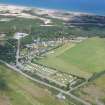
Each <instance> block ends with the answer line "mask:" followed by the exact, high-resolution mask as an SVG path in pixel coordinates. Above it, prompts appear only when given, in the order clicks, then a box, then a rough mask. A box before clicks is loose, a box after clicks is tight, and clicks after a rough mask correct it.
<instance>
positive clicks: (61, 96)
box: [57, 93, 66, 100]
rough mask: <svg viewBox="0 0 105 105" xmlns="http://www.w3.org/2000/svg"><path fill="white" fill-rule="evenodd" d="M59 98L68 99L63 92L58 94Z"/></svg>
mask: <svg viewBox="0 0 105 105" xmlns="http://www.w3.org/2000/svg"><path fill="white" fill-rule="evenodd" d="M57 98H58V99H60V100H65V99H66V97H65V96H64V95H63V94H62V93H59V94H58V95H57Z"/></svg>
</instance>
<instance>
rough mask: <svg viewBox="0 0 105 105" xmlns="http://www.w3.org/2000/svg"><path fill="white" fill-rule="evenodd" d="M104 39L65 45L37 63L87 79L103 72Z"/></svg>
mask: <svg viewBox="0 0 105 105" xmlns="http://www.w3.org/2000/svg"><path fill="white" fill-rule="evenodd" d="M104 45H105V39H104V38H98V37H94V38H89V39H87V40H85V41H83V42H81V43H79V44H76V45H73V44H67V45H64V46H62V47H60V48H58V49H56V50H55V51H54V53H53V54H52V53H51V54H50V53H49V54H47V56H46V57H44V58H42V59H39V60H38V61H37V62H38V63H40V64H43V65H46V66H49V67H52V68H55V69H57V70H60V71H63V72H67V73H72V74H75V75H78V76H80V77H85V78H88V77H90V76H91V75H92V74H93V73H96V72H100V71H103V70H105V60H104V59H105V47H104ZM72 46H74V47H72Z"/></svg>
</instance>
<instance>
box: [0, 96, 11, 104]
mask: <svg viewBox="0 0 105 105" xmlns="http://www.w3.org/2000/svg"><path fill="white" fill-rule="evenodd" d="M0 105H12V104H10V101H9V99H8V97H6V96H5V95H3V96H1V95H0Z"/></svg>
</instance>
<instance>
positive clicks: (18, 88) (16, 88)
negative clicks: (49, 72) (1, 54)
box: [0, 64, 69, 105]
mask: <svg viewBox="0 0 105 105" xmlns="http://www.w3.org/2000/svg"><path fill="white" fill-rule="evenodd" d="M1 75H2V76H3V77H4V79H5V80H6V82H7V84H8V90H5V91H1V90H0V105H69V104H68V100H65V101H64V100H62V101H61V100H58V99H57V98H56V97H55V96H54V95H53V94H52V93H51V91H49V90H48V89H46V88H45V87H43V88H42V87H40V86H38V84H36V83H34V82H32V81H30V80H28V79H26V78H25V77H23V76H21V75H20V74H18V73H16V72H14V71H12V70H10V69H9V68H7V67H5V66H4V65H2V64H0V76H1Z"/></svg>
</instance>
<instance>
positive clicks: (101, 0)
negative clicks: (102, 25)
mask: <svg viewBox="0 0 105 105" xmlns="http://www.w3.org/2000/svg"><path fill="white" fill-rule="evenodd" d="M0 4H12V5H23V6H30V7H39V8H46V9H58V10H67V11H72V12H85V13H93V14H96V15H104V16H105V0H0Z"/></svg>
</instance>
